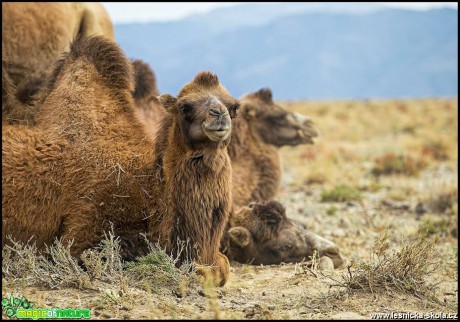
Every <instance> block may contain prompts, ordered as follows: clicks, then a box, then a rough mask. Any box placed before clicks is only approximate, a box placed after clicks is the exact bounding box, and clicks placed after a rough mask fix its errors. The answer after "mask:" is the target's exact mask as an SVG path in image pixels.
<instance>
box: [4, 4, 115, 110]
mask: <svg viewBox="0 0 460 322" xmlns="http://www.w3.org/2000/svg"><path fill="white" fill-rule="evenodd" d="M78 35H81V36H91V35H102V36H105V37H107V38H108V39H110V40H115V36H114V28H113V24H112V21H111V19H110V16H109V15H108V13H107V11H106V10H105V9H104V7H103V6H102V5H101V4H99V3H93V2H45V3H38V2H15V3H13V2H11V3H8V2H6V3H5V2H2V58H3V59H5V57H6V59H7V61H8V62H9V65H8V67H7V72H8V74H9V75H10V77H11V78H12V80H13V83H14V84H15V85H16V86H17V87H18V97H19V99H20V100H21V101H22V102H27V103H28V102H29V100H30V99H31V97H32V95H33V94H34V93H35V92H36V91H37V90H38V89H39V88H40V87H41V83H42V82H43V80H44V79H45V77H46V75H47V74H48V73H49V72H50V68H52V66H53V64H54V63H55V62H56V61H57V60H58V59H59V57H60V55H61V54H62V53H63V52H64V51H67V50H68V49H69V48H70V47H69V46H70V43H71V41H72V40H73V39H74V38H75V37H76V36H78Z"/></svg>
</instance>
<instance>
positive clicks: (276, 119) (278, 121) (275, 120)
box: [268, 113, 285, 125]
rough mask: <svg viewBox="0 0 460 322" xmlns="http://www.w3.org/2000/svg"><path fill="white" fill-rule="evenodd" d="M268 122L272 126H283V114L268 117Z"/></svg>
mask: <svg viewBox="0 0 460 322" xmlns="http://www.w3.org/2000/svg"><path fill="white" fill-rule="evenodd" d="M268 119H269V121H270V122H271V123H273V124H280V125H283V124H284V121H285V114H281V113H280V114H274V115H270V116H269V118H268Z"/></svg>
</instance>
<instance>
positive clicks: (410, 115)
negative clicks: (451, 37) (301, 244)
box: [2, 99, 458, 319]
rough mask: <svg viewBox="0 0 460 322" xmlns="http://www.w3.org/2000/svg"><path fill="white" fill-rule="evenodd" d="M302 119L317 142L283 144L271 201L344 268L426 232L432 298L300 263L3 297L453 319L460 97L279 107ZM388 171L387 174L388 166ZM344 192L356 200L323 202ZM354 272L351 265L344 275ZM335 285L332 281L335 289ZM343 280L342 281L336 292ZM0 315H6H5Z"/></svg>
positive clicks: (267, 315)
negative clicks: (386, 163)
mask: <svg viewBox="0 0 460 322" xmlns="http://www.w3.org/2000/svg"><path fill="white" fill-rule="evenodd" d="M282 105H283V106H284V107H286V108H288V109H291V110H296V111H300V112H302V113H305V114H308V115H310V116H311V117H312V118H313V119H314V120H315V123H316V125H317V127H318V129H319V130H320V132H321V136H320V137H319V138H318V140H317V143H316V144H315V145H313V146H300V147H285V148H282V149H281V152H282V157H283V162H284V172H285V177H284V182H283V187H282V191H281V192H280V195H279V198H278V200H280V201H281V202H283V204H284V205H285V206H286V208H287V212H288V216H290V217H293V218H296V219H299V220H301V221H303V222H304V223H305V224H306V225H307V227H309V229H311V230H312V231H313V232H315V233H317V234H320V235H321V236H323V237H326V238H328V239H331V240H332V241H334V242H335V243H337V244H338V245H339V246H340V249H341V251H342V253H343V255H344V256H345V257H346V258H347V263H351V262H352V261H354V262H356V261H360V260H361V261H369V258H370V257H369V254H370V250H371V248H372V245H373V244H374V241H375V239H376V238H377V237H381V236H382V235H384V234H385V232H386V233H387V234H388V240H389V241H390V244H391V245H390V246H391V248H392V249H398V248H399V247H400V245H401V243H403V242H404V241H407V240H411V239H413V238H415V237H416V236H418V234H419V232H426V231H427V232H428V239H429V240H432V241H433V240H435V241H436V245H435V249H436V253H435V254H436V256H434V258H432V259H431V261H432V262H430V263H429V264H430V265H434V268H435V271H434V273H432V274H429V275H427V276H426V277H425V279H426V282H427V285H430V284H431V283H436V284H437V285H436V286H433V287H432V289H433V291H434V295H435V297H432V296H428V295H424V294H419V295H417V296H416V295H413V294H411V293H409V292H401V291H397V290H395V289H391V288H389V289H388V290H386V291H385V290H380V289H379V290H378V289H376V290H375V291H374V292H373V293H372V292H370V291H366V290H359V289H357V290H353V291H351V292H347V291H346V288H345V287H342V286H343V283H342V282H341V281H343V279H342V276H343V275H346V274H347V272H348V270H347V265H344V266H343V267H341V268H339V269H336V270H335V271H327V270H324V271H322V270H320V269H317V268H315V267H313V268H310V269H307V268H306V265H304V264H285V265H279V266H278V265H276V266H250V265H242V264H237V263H233V265H232V268H231V271H232V276H231V278H230V281H229V282H228V283H227V285H225V286H224V287H223V288H217V289H209V288H205V289H204V290H203V289H202V288H201V287H200V286H197V285H195V284H193V285H191V286H189V287H188V288H187V290H186V291H185V293H184V294H185V295H183V296H181V297H180V296H178V295H177V291H176V290H175V289H173V288H171V287H167V286H166V287H161V288H160V289H156V290H155V291H152V292H146V291H144V290H141V289H139V288H136V287H133V286H132V285H131V286H130V285H125V284H107V283H103V282H101V281H97V280H96V281H95V282H94V283H93V284H92V285H91V286H90V287H86V288H83V289H77V288H59V289H56V290H50V289H49V288H46V287H43V286H30V285H26V283H25V282H21V281H20V280H13V279H9V278H8V277H5V278H4V279H3V283H2V296H3V297H6V296H9V295H10V294H13V295H15V296H18V297H20V296H25V297H26V298H27V299H28V300H29V301H32V302H34V303H35V307H39V306H41V307H44V308H51V307H58V308H67V307H73V308H90V309H91V311H92V316H91V317H92V318H96V319H110V318H117V319H120V318H121V319H135V318H140V319H144V318H148V319H174V318H176V319H177V318H178V319H214V318H230V319H236V318H239V319H276V318H279V319H330V318H332V319H341V318H342V319H357V318H367V319H369V318H370V314H371V313H376V312H382V313H383V312H413V313H428V312H434V313H438V312H443V313H457V312H458V288H457V285H458V275H457V267H458V248H457V243H458V232H457V231H458V230H457V226H458V225H457V221H458V181H457V175H458V157H457V156H458V121H457V118H458V102H457V100H456V99H455V100H454V99H450V100H434V99H433V100H418V101H415V100H412V101H374V100H368V101H341V102H285V103H282ZM392 153H393V154H396V155H403V156H405V157H408V158H411V159H410V160H411V161H410V162H406V163H403V164H402V165H400V164H398V165H394V164H393V167H395V168H398V169H399V170H398V171H399V172H400V173H395V174H382V175H379V176H376V175H372V173H373V172H374V173H375V169H376V167H377V166H378V165H379V164H380V163H381V162H382V161H381V160H382V158H387V159H389V158H392V157H393V156H392ZM387 170H388V169H387ZM338 185H346V186H347V187H348V188H350V189H355V190H356V191H358V192H359V195H360V197H357V198H353V197H350V198H345V199H347V200H344V201H341V202H338V201H324V200H323V199H326V198H325V192H327V191H329V190H331V189H333V188H334V187H337V186H338ZM351 269H353V266H352V268H351ZM338 284H339V285H338ZM340 285H342V286H340ZM3 317H5V315H3Z"/></svg>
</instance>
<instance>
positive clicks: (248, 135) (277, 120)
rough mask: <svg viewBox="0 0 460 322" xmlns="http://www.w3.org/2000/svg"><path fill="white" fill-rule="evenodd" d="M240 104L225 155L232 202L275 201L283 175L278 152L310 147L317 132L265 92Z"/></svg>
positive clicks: (265, 90)
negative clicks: (230, 174)
mask: <svg viewBox="0 0 460 322" xmlns="http://www.w3.org/2000/svg"><path fill="white" fill-rule="evenodd" d="M240 102H241V109H240V117H239V118H238V119H237V120H235V122H233V127H234V129H235V131H233V133H232V141H231V142H230V145H229V146H228V153H229V155H230V159H231V160H232V167H233V182H234V186H233V201H234V202H235V204H236V205H238V206H244V205H247V204H249V203H250V202H257V201H267V200H272V199H273V198H275V196H276V194H277V192H278V189H279V186H280V182H281V175H282V169H281V163H280V157H279V152H278V148H279V147H281V146H284V145H292V146H295V145H299V144H312V143H313V138H314V137H316V136H317V135H318V132H317V131H316V129H315V128H314V126H313V123H312V121H311V120H310V118H309V117H307V116H304V115H301V114H299V113H295V112H290V111H287V110H285V109H283V108H282V107H281V106H279V105H277V104H275V103H274V102H273V99H272V92H271V90H270V89H268V88H263V89H261V90H259V91H257V92H255V93H250V94H247V95H245V96H243V97H242V98H241V99H240Z"/></svg>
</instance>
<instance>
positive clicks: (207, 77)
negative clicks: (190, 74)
mask: <svg viewBox="0 0 460 322" xmlns="http://www.w3.org/2000/svg"><path fill="white" fill-rule="evenodd" d="M193 81H194V82H195V83H197V84H199V85H201V86H205V87H213V86H218V85H219V78H218V77H217V75H216V74H214V73H211V72H199V73H198V74H197V75H196V76H195V78H194V79H193Z"/></svg>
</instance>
